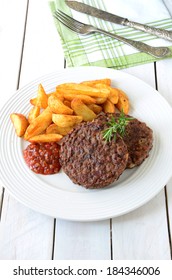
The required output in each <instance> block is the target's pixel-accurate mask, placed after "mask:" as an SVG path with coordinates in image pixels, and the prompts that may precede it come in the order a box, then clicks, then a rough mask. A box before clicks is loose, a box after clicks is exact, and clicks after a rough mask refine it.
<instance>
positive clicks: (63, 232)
mask: <svg viewBox="0 0 172 280" xmlns="http://www.w3.org/2000/svg"><path fill="white" fill-rule="evenodd" d="M55 237H56V238H55V249H54V259H57V260H108V259H110V258H111V251H110V222H109V220H106V221H100V222H92V223H80V222H67V221H62V220H58V221H57V223H56V236H55Z"/></svg>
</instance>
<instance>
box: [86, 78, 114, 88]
mask: <svg viewBox="0 0 172 280" xmlns="http://www.w3.org/2000/svg"><path fill="white" fill-rule="evenodd" d="M81 84H84V85H87V86H94V85H96V84H105V85H108V86H110V85H111V80H110V79H108V78H106V79H98V80H92V81H83V82H81Z"/></svg>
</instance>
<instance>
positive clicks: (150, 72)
mask: <svg viewBox="0 0 172 280" xmlns="http://www.w3.org/2000/svg"><path fill="white" fill-rule="evenodd" d="M124 71H125V72H128V73H130V74H133V75H135V76H136V77H139V78H141V79H142V80H143V81H146V82H147V83H148V84H150V85H151V86H153V87H154V86H155V76H154V65H153V64H148V65H142V66H138V67H133V68H129V69H126V70H124ZM138 90H139V89H138ZM112 238H113V244H112V247H113V259H170V249H169V239H168V227H167V217H166V205H165V195H164V191H163V190H162V191H161V192H160V194H159V195H157V196H156V197H155V198H154V199H152V200H151V201H150V202H149V203H147V204H146V205H144V206H142V207H141V208H139V209H137V210H136V211H133V212H131V213H129V214H127V215H124V216H122V217H118V218H115V219H113V222H112ZM143 244H144V246H143ZM143 248H145V249H143Z"/></svg>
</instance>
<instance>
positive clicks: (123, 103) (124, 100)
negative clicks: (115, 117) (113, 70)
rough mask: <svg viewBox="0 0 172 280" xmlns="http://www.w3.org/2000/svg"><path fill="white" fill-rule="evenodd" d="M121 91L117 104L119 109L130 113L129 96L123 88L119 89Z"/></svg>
mask: <svg viewBox="0 0 172 280" xmlns="http://www.w3.org/2000/svg"><path fill="white" fill-rule="evenodd" d="M118 91H119V93H118V94H119V99H118V103H117V104H116V105H115V106H116V107H117V109H118V110H119V111H122V110H123V112H124V114H128V112H129V109H130V104H129V99H128V96H127V95H126V94H125V92H123V91H122V90H121V89H118Z"/></svg>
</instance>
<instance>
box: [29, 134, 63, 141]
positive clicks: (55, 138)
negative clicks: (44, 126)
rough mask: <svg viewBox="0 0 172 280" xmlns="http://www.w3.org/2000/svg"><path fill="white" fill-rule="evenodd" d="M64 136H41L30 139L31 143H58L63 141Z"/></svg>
mask: <svg viewBox="0 0 172 280" xmlns="http://www.w3.org/2000/svg"><path fill="white" fill-rule="evenodd" d="M62 137H63V136H62V135H60V134H40V135H36V136H33V137H31V138H29V142H37V143H44V142H58V141H60V140H61V139H62Z"/></svg>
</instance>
